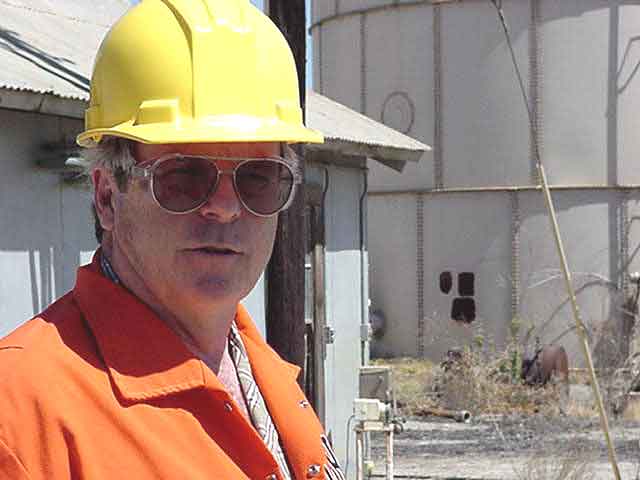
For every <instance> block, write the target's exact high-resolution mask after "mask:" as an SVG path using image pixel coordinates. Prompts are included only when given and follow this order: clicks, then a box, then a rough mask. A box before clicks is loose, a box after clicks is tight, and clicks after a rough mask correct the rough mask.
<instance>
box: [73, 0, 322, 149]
mask: <svg viewBox="0 0 640 480" xmlns="http://www.w3.org/2000/svg"><path fill="white" fill-rule="evenodd" d="M298 95H299V94H298V79H297V72H296V68H295V62H294V59H293V55H292V54H291V50H290V48H289V46H288V44H287V42H286V40H285V38H284V37H283V36H282V34H281V33H280V31H279V30H278V28H277V27H276V26H275V25H274V24H273V23H272V22H271V20H270V19H269V18H268V17H266V16H265V15H264V14H263V13H262V12H260V11H259V10H258V9H256V8H255V7H254V6H253V5H251V4H250V2H249V1H248V0H143V2H142V3H140V4H138V5H137V6H136V7H134V8H132V9H131V10H129V11H128V12H127V14H125V16H124V17H122V18H121V19H120V20H119V21H118V22H117V23H116V24H115V25H114V26H113V27H112V29H111V30H110V32H109V33H108V34H107V36H106V38H105V39H104V41H103V43H102V46H101V47H100V51H99V52H98V55H97V57H96V63H95V67H94V72H93V76H92V81H91V102H90V106H89V109H88V110H87V112H86V115H85V123H86V131H85V132H83V133H82V134H80V135H79V136H78V143H79V144H81V145H83V146H91V145H92V144H95V143H97V142H99V141H100V139H101V138H102V136H104V135H114V136H120V137H124V138H130V139H133V140H136V141H140V142H144V143H198V142H236V141H237V142H252V141H255V142H259V141H265V142H269V141H274V142H288V143H294V142H322V141H323V140H322V136H321V135H320V134H319V133H317V132H315V131H313V130H309V129H307V128H306V127H305V126H304V125H303V124H302V111H301V110H300V104H299V97H298Z"/></svg>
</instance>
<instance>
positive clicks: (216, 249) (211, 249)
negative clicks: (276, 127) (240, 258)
mask: <svg viewBox="0 0 640 480" xmlns="http://www.w3.org/2000/svg"><path fill="white" fill-rule="evenodd" d="M187 251H189V252H193V253H199V254H202V255H211V256H234V255H242V251H241V250H240V249H238V248H237V247H234V246H231V245H205V246H201V247H195V248H189V249H187Z"/></svg>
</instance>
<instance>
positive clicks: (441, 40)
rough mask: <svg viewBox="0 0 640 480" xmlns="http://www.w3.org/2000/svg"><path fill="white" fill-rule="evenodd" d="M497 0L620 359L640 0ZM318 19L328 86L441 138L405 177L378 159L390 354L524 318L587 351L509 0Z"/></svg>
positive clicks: (337, 7)
mask: <svg viewBox="0 0 640 480" xmlns="http://www.w3.org/2000/svg"><path fill="white" fill-rule="evenodd" d="M498 3H501V4H502V7H503V8H504V12H505V15H506V18H507V20H508V22H509V25H510V29H511V36H512V39H513V44H514V48H515V53H516V57H517V61H518V63H519V65H520V68H521V69H522V73H523V76H524V80H525V83H526V90H527V94H528V96H529V99H530V104H531V108H532V111H533V116H534V120H535V124H536V126H537V132H538V133H537V138H536V139H535V140H537V141H538V142H539V145H540V150H541V152H542V157H543V161H544V163H545V167H546V170H547V175H548V177H549V182H550V183H551V184H552V186H553V199H554V201H555V203H556V207H557V210H558V217H559V224H560V228H561V231H562V234H563V236H564V241H565V247H566V249H567V252H568V258H569V263H570V267H571V269H572V271H573V273H574V281H575V284H576V287H577V288H578V292H579V293H578V301H579V304H580V306H581V309H582V312H583V316H584V320H585V322H586V323H587V325H588V326H589V328H590V332H591V334H592V344H594V348H595V351H596V360H597V361H600V362H603V361H605V360H606V359H607V358H609V357H611V356H612V355H613V356H615V355H618V353H617V352H619V351H620V350H621V347H620V345H621V344H622V338H621V335H622V334H628V329H629V328H630V325H629V318H630V317H628V316H625V314H624V308H623V306H624V305H625V301H627V300H628V299H629V298H633V296H634V293H635V286H634V285H633V284H631V283H630V281H629V277H628V274H629V273H630V272H632V271H635V270H640V259H639V258H638V255H637V250H638V247H639V242H640V229H639V222H637V221H636V220H637V219H638V218H640V217H639V216H638V215H640V188H639V185H640V155H639V154H640V113H639V112H640V79H639V78H638V77H639V75H638V71H639V69H640V6H639V5H638V4H637V3H638V2H636V1H623V0H503V1H501V2H498ZM311 31H312V35H313V41H314V87H315V89H316V90H317V91H319V92H321V93H322V94H324V95H327V96H329V97H331V98H334V99H335V100H337V101H339V102H341V103H343V104H346V105H349V106H350V107H351V108H354V109H356V110H359V111H361V112H362V113H365V114H366V115H368V116H370V117H372V118H373V119H375V120H380V121H382V122H384V123H386V124H387V125H389V126H391V127H394V128H396V129H397V130H400V131H402V132H405V133H407V134H409V135H411V136H413V137H415V138H417V139H418V140H421V141H423V142H424V143H427V144H429V145H432V146H433V147H434V152H433V154H432V157H428V158H425V159H423V161H421V162H419V164H417V165H410V166H407V168H406V170H405V171H404V172H403V173H402V174H397V173H396V172H393V171H391V170H390V169H386V168H385V167H384V166H381V165H375V164H373V163H372V164H371V165H370V166H369V168H370V174H369V190H370V196H369V217H368V224H369V235H368V239H369V252H370V285H371V291H370V294H371V302H372V308H373V309H377V310H382V311H383V312H384V315H385V317H386V321H387V328H386V332H385V334H384V335H383V336H382V338H380V339H379V340H378V341H377V342H375V343H374V345H373V347H372V348H373V351H374V352H375V353H377V354H379V355H412V356H428V357H431V358H433V359H439V358H440V357H441V355H442V354H443V353H444V352H445V351H446V350H447V349H448V348H451V347H456V346H461V345H463V344H465V343H468V342H471V341H473V340H474V338H475V339H476V340H479V339H480V338H482V339H483V341H484V344H485V345H495V346H497V347H502V346H504V345H505V344H506V343H507V342H508V341H509V340H510V336H511V332H512V331H515V330H518V333H519V336H520V339H521V341H523V337H524V336H525V334H528V337H527V338H528V344H529V345H530V346H531V344H532V343H533V341H534V340H533V339H534V338H535V337H537V336H538V337H540V341H541V342H542V343H546V342H551V341H559V342H560V343H562V344H563V345H565V346H566V347H568V350H569V351H570V356H571V357H572V359H571V360H572V363H574V364H576V363H579V362H580V358H579V357H580V355H579V350H578V347H577V340H576V336H575V334H574V333H573V332H572V331H571V326H572V325H573V318H572V315H571V310H570V306H569V305H568V303H567V302H566V300H567V297H566V293H565V291H564V285H563V282H562V278H561V275H560V271H559V261H558V256H557V252H556V249H555V245H554V243H553V241H552V237H551V229H550V226H549V219H548V216H547V213H546V210H545V207H544V202H543V198H542V195H541V193H540V192H539V191H538V190H536V188H535V186H536V184H537V179H536V170H535V161H534V155H533V147H532V145H533V141H534V135H533V134H530V130H529V128H528V123H527V112H526V109H525V105H524V102H523V100H522V97H521V93H520V90H519V88H518V84H517V80H516V77H515V74H514V68H513V64H512V62H511V57H510V54H509V50H508V47H507V43H506V40H505V37H504V34H503V31H502V27H501V25H500V23H499V20H498V16H497V14H496V10H495V8H494V6H493V4H492V2H491V1H490V0H462V1H448V0H439V1H436V0H434V1H402V0H330V1H329V0H316V1H315V2H314V4H313V21H312V27H311ZM453 318H457V319H458V320H453ZM472 318H473V321H470V322H467V321H465V320H471V319H472ZM461 320H462V321H461ZM518 327H519V329H518ZM625 328H626V329H627V330H625ZM621 332H622V333H621ZM622 350H624V348H622ZM623 353H624V352H623ZM609 359H610V358H609Z"/></svg>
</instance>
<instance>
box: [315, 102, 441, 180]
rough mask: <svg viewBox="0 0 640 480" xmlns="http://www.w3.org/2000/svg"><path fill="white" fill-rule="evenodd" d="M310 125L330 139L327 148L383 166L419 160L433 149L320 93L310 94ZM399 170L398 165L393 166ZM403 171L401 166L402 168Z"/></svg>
mask: <svg viewBox="0 0 640 480" xmlns="http://www.w3.org/2000/svg"><path fill="white" fill-rule="evenodd" d="M307 125H308V126H309V127H311V128H313V129H315V130H319V131H320V132H322V133H323V134H324V136H325V138H326V139H327V140H328V142H327V143H326V144H325V145H324V146H315V145H309V147H308V148H320V149H322V148H326V147H327V146H332V147H333V149H335V150H340V151H341V152H342V153H345V154H350V155H363V156H367V157H369V158H374V159H376V160H380V161H382V162H383V163H387V161H391V162H406V161H417V160H418V159H419V158H420V157H421V156H422V154H423V153H424V152H426V151H429V150H431V147H429V146H428V145H425V144H424V143H422V142H419V141H417V140H415V139H413V138H411V137H409V136H407V135H404V134H402V133H400V132H398V131H397V130H394V129H392V128H389V127H387V126H386V125H383V124H381V123H379V122H376V121H375V120H372V119H371V118H369V117H367V116H365V115H362V114H360V113H358V112H355V111H354V110H351V109H350V108H348V107H346V106H344V105H342V104H340V103H338V102H335V101H333V100H331V99H329V98H327V97H325V96H323V95H320V94H319V93H316V92H308V94H307ZM389 166H391V167H392V168H395V169H399V168H398V167H399V166H398V165H393V164H391V165H389ZM400 168H401V167H400Z"/></svg>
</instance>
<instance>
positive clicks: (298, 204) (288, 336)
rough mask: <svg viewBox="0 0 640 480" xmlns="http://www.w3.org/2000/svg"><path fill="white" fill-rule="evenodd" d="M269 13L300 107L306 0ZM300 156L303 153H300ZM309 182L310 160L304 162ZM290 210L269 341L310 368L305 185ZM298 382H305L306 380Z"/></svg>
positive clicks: (284, 1)
mask: <svg viewBox="0 0 640 480" xmlns="http://www.w3.org/2000/svg"><path fill="white" fill-rule="evenodd" d="M267 5H268V6H267V11H268V14H269V16H270V17H271V19H272V20H273V21H274V23H275V24H276V25H278V27H279V28H280V30H281V31H282V33H283V34H284V36H285V37H286V39H287V41H288V42H289V45H290V47H291V50H292V51H293V55H294V58H295V62H296V66H297V68H298V79H299V88H300V103H301V105H302V110H303V112H304V106H305V81H306V79H305V62H306V21H305V14H306V12H305V0H268V2H267ZM296 151H297V153H298V154H299V155H300V158H301V159H302V158H304V157H303V151H302V149H297V150H296ZM301 163H302V165H301V167H302V174H303V178H304V162H301ZM298 187H302V188H299V189H298V194H297V195H296V198H295V200H294V202H293V204H292V205H291V207H289V209H288V210H287V211H286V212H283V213H281V214H280V219H279V224H278V232H277V233H276V242H275V246H274V249H273V255H272V256H271V262H270V263H269V269H268V274H267V275H268V276H267V289H268V295H267V341H268V342H269V344H270V345H271V346H272V347H273V348H274V349H275V350H276V351H277V352H278V353H279V354H280V355H281V356H282V357H283V358H284V359H285V360H287V361H288V362H291V363H294V364H296V365H298V366H300V367H304V358H305V340H304V333H305V319H304V299H305V285H304V276H305V275H304V273H305V272H304V261H305V245H306V242H305V238H306V232H305V221H304V185H299V186H298ZM298 381H299V382H300V383H301V384H302V382H303V381H304V377H303V376H302V375H301V376H300V377H299V379H298Z"/></svg>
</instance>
